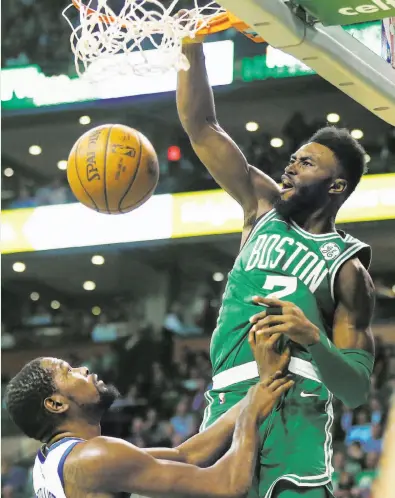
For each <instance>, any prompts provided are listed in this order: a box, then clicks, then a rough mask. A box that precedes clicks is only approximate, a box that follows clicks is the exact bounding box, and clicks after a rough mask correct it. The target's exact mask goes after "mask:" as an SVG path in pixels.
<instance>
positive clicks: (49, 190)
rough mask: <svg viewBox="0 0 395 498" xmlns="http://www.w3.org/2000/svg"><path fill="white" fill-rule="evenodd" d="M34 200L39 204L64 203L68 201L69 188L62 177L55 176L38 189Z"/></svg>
mask: <svg viewBox="0 0 395 498" xmlns="http://www.w3.org/2000/svg"><path fill="white" fill-rule="evenodd" d="M36 200H37V203H38V204H39V205H41V206H45V205H52V204H66V203H67V202H69V201H70V189H69V187H68V186H66V184H65V181H64V179H63V178H60V177H56V178H55V179H54V180H53V181H52V183H50V184H49V185H47V186H46V187H41V188H39V189H38V191H37V193H36Z"/></svg>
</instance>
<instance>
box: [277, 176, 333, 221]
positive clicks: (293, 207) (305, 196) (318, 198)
mask: <svg viewBox="0 0 395 498" xmlns="http://www.w3.org/2000/svg"><path fill="white" fill-rule="evenodd" d="M327 195H328V185H327V182H322V183H315V184H314V185H302V186H300V187H297V188H296V189H295V192H294V193H293V195H292V196H291V197H290V198H289V199H279V200H278V201H277V202H276V204H275V206H274V207H275V208H276V211H277V212H278V213H279V214H281V216H282V217H283V218H285V219H286V220H287V221H289V220H290V219H302V220H303V219H304V218H305V217H306V216H307V215H310V214H311V213H312V212H314V211H315V210H317V209H319V208H322V207H323V201H325V199H326V198H327Z"/></svg>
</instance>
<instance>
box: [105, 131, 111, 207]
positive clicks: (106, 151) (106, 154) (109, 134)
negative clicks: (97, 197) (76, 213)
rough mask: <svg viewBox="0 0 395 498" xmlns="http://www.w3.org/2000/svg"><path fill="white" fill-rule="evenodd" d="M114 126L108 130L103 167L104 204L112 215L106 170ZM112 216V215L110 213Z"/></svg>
mask: <svg viewBox="0 0 395 498" xmlns="http://www.w3.org/2000/svg"><path fill="white" fill-rule="evenodd" d="M112 128H113V127H112V126H110V129H109V130H108V134H107V141H106V148H105V149H104V165H103V175H104V202H105V203H106V209H107V211H108V212H109V213H110V207H109V205H108V198H107V176H106V170H107V156H108V144H109V142H110V136H111V130H112ZM110 214H111V213H110Z"/></svg>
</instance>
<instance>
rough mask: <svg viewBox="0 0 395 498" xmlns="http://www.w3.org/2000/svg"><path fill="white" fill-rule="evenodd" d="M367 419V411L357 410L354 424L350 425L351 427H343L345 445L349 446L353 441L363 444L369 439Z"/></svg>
mask: <svg viewBox="0 0 395 498" xmlns="http://www.w3.org/2000/svg"><path fill="white" fill-rule="evenodd" d="M369 418H370V417H369V413H368V412H367V410H365V409H360V410H358V412H357V414H356V424H355V425H351V427H347V426H346V427H344V429H345V431H346V444H350V443H352V442H353V441H360V442H362V443H364V442H365V441H367V440H368V439H369V437H370V434H371V426H370V423H369Z"/></svg>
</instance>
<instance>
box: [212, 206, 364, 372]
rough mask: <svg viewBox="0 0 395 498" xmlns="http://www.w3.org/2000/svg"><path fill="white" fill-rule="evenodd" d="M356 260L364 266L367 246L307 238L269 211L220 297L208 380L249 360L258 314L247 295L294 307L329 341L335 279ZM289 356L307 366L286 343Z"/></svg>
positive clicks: (338, 236) (338, 235) (346, 238)
mask: <svg viewBox="0 0 395 498" xmlns="http://www.w3.org/2000/svg"><path fill="white" fill-rule="evenodd" d="M356 255H358V257H359V258H360V260H361V262H362V263H363V264H364V265H365V266H366V267H368V266H369V263H370V258H371V250H370V247H369V246H368V245H366V244H364V243H363V242H361V241H359V240H357V239H355V238H353V237H351V236H350V235H346V234H345V233H343V232H340V231H339V232H331V233H326V234H319V235H316V234H311V233H308V232H306V231H305V230H303V229H302V228H301V227H299V226H298V225H297V224H296V223H295V222H293V221H290V222H287V221H285V219H284V218H282V217H281V215H280V214H279V213H278V212H277V211H276V210H275V209H272V210H271V211H269V212H268V213H266V214H265V215H264V216H263V217H261V218H260V219H259V220H258V221H257V222H256V223H255V226H254V228H253V229H252V231H251V233H250V235H249V237H248V239H247V241H246V243H245V244H244V247H243V248H242V250H241V251H240V253H239V255H238V257H237V259H236V261H235V263H234V266H233V269H232V270H231V272H230V273H229V275H228V282H227V285H226V288H225V292H224V295H223V301H222V306H221V309H220V312H219V317H218V321H217V326H216V329H215V330H214V333H213V336H212V340H211V346H210V355H211V362H212V366H213V375H217V374H218V373H220V372H222V371H224V370H227V369H229V368H232V367H235V366H238V365H242V364H244V363H248V362H250V361H253V359H254V358H253V355H252V352H251V349H250V347H249V344H248V341H247V340H246V339H247V335H248V332H249V330H250V327H251V325H250V323H249V319H250V318H251V316H252V315H255V314H256V313H258V312H259V311H262V309H261V307H260V306H259V305H256V304H255V303H253V302H252V297H253V296H257V295H258V296H264V297H269V296H275V297H277V298H278V299H281V300H284V301H291V302H293V303H295V304H296V305H297V306H298V307H299V308H301V310H302V311H303V312H304V314H305V315H306V317H307V318H308V319H309V320H310V321H311V322H312V323H314V324H315V325H316V326H317V327H319V328H320V329H321V330H322V331H324V332H326V333H327V335H328V337H330V338H331V328H332V324H333V317H334V311H335V296H334V283H335V278H336V274H337V272H338V271H339V269H340V268H341V266H342V265H343V263H344V262H345V261H347V260H348V259H350V258H352V257H355V256H356ZM291 348H292V355H293V356H296V357H299V358H302V359H304V360H307V361H311V356H310V354H309V353H308V351H307V350H306V349H304V348H303V347H302V346H300V345H298V344H295V343H291Z"/></svg>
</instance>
